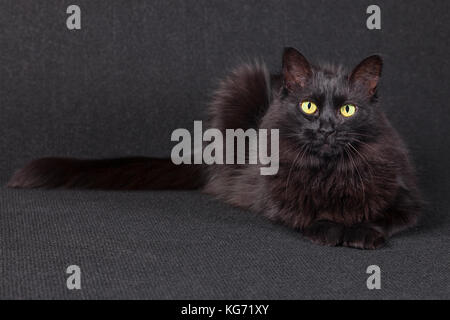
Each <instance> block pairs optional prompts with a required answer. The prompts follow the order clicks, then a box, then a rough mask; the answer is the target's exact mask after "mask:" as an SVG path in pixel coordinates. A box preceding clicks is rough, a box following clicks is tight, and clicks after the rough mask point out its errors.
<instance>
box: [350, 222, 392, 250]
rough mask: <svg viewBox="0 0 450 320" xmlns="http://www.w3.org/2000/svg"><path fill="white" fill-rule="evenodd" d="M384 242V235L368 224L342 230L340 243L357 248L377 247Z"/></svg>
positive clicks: (381, 245)
mask: <svg viewBox="0 0 450 320" xmlns="http://www.w3.org/2000/svg"><path fill="white" fill-rule="evenodd" d="M385 244H386V237H385V236H384V235H383V234H382V233H380V232H378V231H377V230H375V229H373V228H370V227H368V226H364V225H360V226H352V227H347V228H346V229H345V231H344V237H343V239H342V245H343V246H345V247H352V248H358V249H372V250H373V249H379V248H381V247H383V246H384V245H385Z"/></svg>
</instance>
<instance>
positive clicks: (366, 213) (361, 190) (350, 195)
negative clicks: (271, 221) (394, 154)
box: [268, 162, 398, 227]
mask: <svg viewBox="0 0 450 320" xmlns="http://www.w3.org/2000/svg"><path fill="white" fill-rule="evenodd" d="M396 171H397V170H396V168H395V166H392V165H390V164H389V163H383V162H371V163H368V162H344V163H342V164H340V165H336V166H330V167H322V168H321V167H315V168H310V167H303V166H302V165H296V166H292V165H291V166H289V165H288V164H285V165H284V166H283V165H282V166H281V167H280V174H279V176H278V177H273V178H272V179H270V178H269V180H270V182H269V183H268V185H271V188H272V195H273V200H274V202H276V203H278V205H279V208H278V210H279V212H281V217H282V220H283V219H286V220H289V221H290V222H293V223H294V225H297V226H299V227H302V226H304V225H307V224H308V223H309V221H312V220H314V219H318V218H319V219H330V220H333V221H337V222H342V223H344V224H354V223H359V222H362V221H365V220H369V219H370V218H373V217H376V216H377V215H379V214H380V213H381V212H382V211H383V210H384V209H385V208H386V207H387V206H388V204H389V203H390V202H392V199H393V198H394V197H395V194H396V192H397V187H398V184H397V183H396V179H397V178H396Z"/></svg>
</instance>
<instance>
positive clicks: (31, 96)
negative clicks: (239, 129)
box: [0, 0, 450, 299]
mask: <svg viewBox="0 0 450 320" xmlns="http://www.w3.org/2000/svg"><path fill="white" fill-rule="evenodd" d="M73 3H75V4H78V5H79V6H80V7H81V10H82V30H80V31H69V30H67V29H66V27H65V20H66V18H67V15H66V8H67V6H68V5H69V4H73ZM369 4H372V2H369V1H353V0H351V1H350V0H345V1H332V0H322V1H306V0H301V1H300V0H299V1H288V0H283V1H280V0H266V1H256V0H255V1H253V0H252V1H247V0H245V1H244V0H235V1H217V0H213V1H210V0H195V1H194V0H192V1H191V0H171V1H162V0H161V1H159V0H158V1H138V0H132V1H129V0H127V1H125V0H123V1H118V0H101V1H100V0H98V1H89V0H77V1H57V0H48V1H29V0H2V1H0V181H1V182H3V184H2V185H4V182H6V180H7V178H8V177H9V176H10V175H11V173H12V171H13V170H14V169H16V168H19V167H20V166H22V165H24V164H25V163H26V162H27V161H29V160H30V159H33V158H37V157H42V156H48V155H55V156H75V157H111V156H127V155H147V156H148V155H154V156H165V155H168V154H169V153H170V149H171V147H172V146H173V144H172V143H171V142H170V134H171V132H172V130H173V129H175V128H180V127H185V128H189V129H190V128H192V121H193V120H195V119H202V118H204V110H205V108H206V104H207V102H208V99H209V95H210V92H211V90H212V89H213V88H215V87H216V85H217V81H218V79H220V78H221V77H223V76H224V75H225V74H226V73H227V72H228V70H229V69H230V68H232V67H234V66H236V65H237V64H238V63H239V62H240V61H243V60H244V61H246V60H248V59H252V58H254V57H258V58H261V59H263V60H265V61H266V63H267V65H268V67H269V68H270V69H271V70H273V71H278V70H279V69H280V59H281V58H280V56H281V51H282V48H283V47H284V46H295V47H297V48H298V49H300V50H301V51H302V52H303V53H304V54H305V55H306V56H307V57H308V58H310V59H311V60H312V61H334V62H342V63H345V64H351V65H355V64H356V63H358V62H359V61H360V60H361V59H362V58H364V57H365V56H368V55H370V54H373V53H380V54H381V55H382V56H383V57H384V60H385V67H384V71H383V79H382V82H381V101H382V104H381V106H382V108H383V109H384V110H385V111H386V112H387V114H388V116H389V118H390V119H391V121H392V122H393V124H394V125H395V127H396V128H397V129H398V131H399V132H400V134H401V135H402V136H403V137H404V138H405V141H406V142H407V144H408V145H409V146H410V149H411V157H412V159H413V160H414V162H415V163H416V165H417V168H418V173H419V179H420V186H421V189H422V190H423V191H424V194H425V198H426V200H427V202H428V204H427V208H426V210H425V212H424V221H423V223H422V224H421V225H420V226H419V227H418V229H416V230H412V231H410V232H408V233H405V234H402V235H400V236H399V237H396V238H394V239H393V240H392V241H391V242H390V243H389V246H388V247H387V248H385V249H383V250H380V251H375V252H372V251H370V252H364V251H358V250H351V249H345V248H326V247H319V246H315V245H312V244H310V243H309V242H308V241H306V240H304V239H302V238H301V237H300V236H299V235H298V234H297V233H295V232H294V231H291V230H288V229H286V228H284V227H282V226H277V225H273V224H271V223H270V222H268V221H266V220H265V219H264V218H262V217H258V216H255V215H254V214H251V213H248V212H244V211H240V210H237V209H234V208H231V207H229V206H226V205H224V204H221V203H219V202H216V201H214V200H212V199H210V198H209V197H207V196H204V195H200V194H197V193H171V192H155V193H152V192H148V193H143V192H137V193H113V192H81V191H73V192H66V191H20V190H7V189H5V188H2V189H1V190H0V240H1V248H0V249H1V266H2V269H1V272H2V274H1V277H0V298H290V299H294V298H372V297H377V298H449V291H450V290H449V283H450V280H449V275H450V267H449V261H450V259H449V258H450V257H449V250H448V247H449V234H450V223H449V217H448V216H449V205H450V203H449V200H448V192H449V190H450V170H449V166H448V164H449V163H450V161H449V160H450V159H449V158H450V156H449V152H450V151H449V148H448V146H449V145H450V126H449V125H448V123H450V113H449V112H448V102H449V100H450V93H449V90H448V80H447V79H448V75H449V74H450V60H449V59H448V54H449V52H450V42H449V41H448V39H449V36H450V33H449V31H450V28H449V24H448V21H449V19H450V2H449V1H447V0H441V1H433V3H429V2H427V1H419V0H414V1H382V0H379V1H377V2H376V4H378V5H379V6H380V7H381V9H382V29H381V30H378V31H369V30H367V29H366V27H365V22H366V18H367V15H366V13H365V11H366V8H367V6H368V5H369ZM69 264H79V265H80V266H81V268H82V277H83V278H82V281H83V284H82V286H83V289H82V290H81V291H77V292H73V291H70V292H69V291H68V290H67V289H65V278H66V274H65V273H64V271H65V268H66V267H67V266H68V265H69ZM370 264H378V265H379V266H380V267H381V269H382V277H383V280H382V281H383V282H382V286H383V287H382V290H380V291H369V290H367V289H366V286H365V281H366V278H367V275H366V274H365V268H366V267H367V266H368V265H370Z"/></svg>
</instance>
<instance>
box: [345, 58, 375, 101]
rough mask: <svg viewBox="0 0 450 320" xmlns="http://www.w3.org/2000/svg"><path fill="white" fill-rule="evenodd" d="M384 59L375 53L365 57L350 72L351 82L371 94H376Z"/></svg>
mask: <svg viewBox="0 0 450 320" xmlns="http://www.w3.org/2000/svg"><path fill="white" fill-rule="evenodd" d="M382 68H383V59H381V57H380V56H378V55H373V56H370V57H367V58H366V59H364V60H363V61H362V62H361V63H360V64H358V65H357V66H356V68H355V69H353V71H352V73H351V74H350V77H349V79H350V83H351V84H353V85H356V86H358V87H361V88H363V90H366V91H367V93H368V95H369V96H372V95H374V94H375V92H376V90H377V85H378V81H379V80H380V77H381V69H382Z"/></svg>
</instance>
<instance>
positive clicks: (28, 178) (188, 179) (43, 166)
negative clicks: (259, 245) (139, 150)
mask: <svg viewBox="0 0 450 320" xmlns="http://www.w3.org/2000/svg"><path fill="white" fill-rule="evenodd" d="M203 181H204V180H203V177H202V167H201V165H185V164H181V165H175V164H173V163H172V161H171V160H170V159H157V158H145V157H138V158H119V159H99V160H81V159H71V158H42V159H37V160H33V161H31V162H30V163H28V164H27V165H26V166H25V167H23V168H22V169H19V170H18V171H17V172H16V173H15V174H14V175H13V177H12V178H11V180H10V181H9V182H8V187H10V188H47V189H51V188H65V189H102V190H158V189H159V190H161V189H178V190H180V189H198V188H200V187H201V186H202V185H203Z"/></svg>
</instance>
